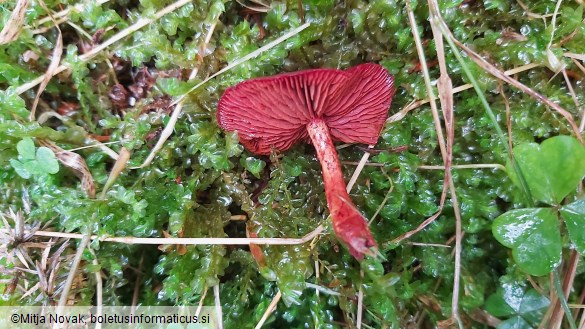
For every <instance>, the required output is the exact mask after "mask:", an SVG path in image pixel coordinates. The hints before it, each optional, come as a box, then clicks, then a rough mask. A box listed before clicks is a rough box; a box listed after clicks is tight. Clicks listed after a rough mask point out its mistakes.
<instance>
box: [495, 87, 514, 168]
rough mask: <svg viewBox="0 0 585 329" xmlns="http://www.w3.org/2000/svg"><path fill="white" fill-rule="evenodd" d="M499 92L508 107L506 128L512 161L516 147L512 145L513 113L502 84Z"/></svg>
mask: <svg viewBox="0 0 585 329" xmlns="http://www.w3.org/2000/svg"><path fill="white" fill-rule="evenodd" d="M498 90H499V92H500V95H502V100H503V101H504V106H505V107H506V128H507V129H508V148H509V149H510V160H511V159H512V156H513V153H512V151H513V150H514V145H512V112H511V111H510V102H508V97H506V93H505V92H504V86H503V84H502V83H499V84H498ZM504 170H505V168H504Z"/></svg>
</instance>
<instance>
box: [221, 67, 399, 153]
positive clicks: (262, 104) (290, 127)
mask: <svg viewBox="0 0 585 329" xmlns="http://www.w3.org/2000/svg"><path fill="white" fill-rule="evenodd" d="M393 94H394V78H393V76H392V75H390V74H389V73H388V71H387V70H386V69H385V68H383V67H382V66H380V65H378V64H372V63H368V64H361V65H358V66H355V67H352V68H350V69H347V70H345V71H343V70H336V69H312V70H304V71H297V72H292V73H284V74H279V75H275V76H272V77H262V78H256V79H251V80H247V81H244V82H241V83H239V84H237V85H236V86H234V87H230V88H228V89H227V90H226V91H225V93H224V94H223V96H222V97H221V99H220V100H219V104H218V111H217V121H218V123H219V125H220V126H221V127H222V128H223V129H225V130H227V131H237V133H238V135H239V137H240V143H242V144H243V145H244V147H246V148H247V149H248V150H250V151H251V152H252V153H255V154H270V152H271V151H272V149H275V150H279V151H285V150H287V149H289V148H290V147H291V146H293V145H294V144H295V143H297V142H298V141H301V140H303V141H306V140H308V134H307V128H306V126H307V124H308V123H309V122H311V121H312V120H315V119H321V120H323V121H325V123H326V124H327V126H328V127H329V130H330V133H331V136H332V138H333V140H336V141H341V142H345V143H364V144H375V143H376V141H377V140H378V135H379V134H380V130H381V129H382V127H383V126H384V121H385V120H386V117H387V112H388V108H389V107H390V103H391V101H392V96H393Z"/></svg>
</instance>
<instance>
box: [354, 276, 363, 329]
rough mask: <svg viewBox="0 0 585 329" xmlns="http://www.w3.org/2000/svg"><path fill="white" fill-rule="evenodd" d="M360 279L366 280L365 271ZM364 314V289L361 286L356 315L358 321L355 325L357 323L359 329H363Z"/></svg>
mask: <svg viewBox="0 0 585 329" xmlns="http://www.w3.org/2000/svg"><path fill="white" fill-rule="evenodd" d="M360 277H361V278H362V279H363V278H364V271H360ZM363 314H364V288H363V285H361V284H360V289H359V290H358V304H357V315H356V321H355V323H356V324H355V326H356V327H357V328H358V329H361V327H362V319H363Z"/></svg>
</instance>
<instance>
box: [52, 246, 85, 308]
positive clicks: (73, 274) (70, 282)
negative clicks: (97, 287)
mask: <svg viewBox="0 0 585 329" xmlns="http://www.w3.org/2000/svg"><path fill="white" fill-rule="evenodd" d="M90 239H91V237H90V235H89V234H85V235H84V236H83V238H82V239H81V241H80V242H79V245H78V246H77V251H76V252H75V258H73V262H72V263H71V268H70V270H69V275H67V281H65V286H64V287H63V291H62V292H61V297H60V298H59V303H58V304H57V312H56V313H57V314H63V308H64V307H65V305H66V304H67V301H68V299H69V292H70V291H71V287H72V286H73V280H74V279H75V277H76V276H77V269H78V268H79V263H80V262H81V256H82V255H83V251H84V250H85V248H86V247H87V245H88V244H89V241H90Z"/></svg>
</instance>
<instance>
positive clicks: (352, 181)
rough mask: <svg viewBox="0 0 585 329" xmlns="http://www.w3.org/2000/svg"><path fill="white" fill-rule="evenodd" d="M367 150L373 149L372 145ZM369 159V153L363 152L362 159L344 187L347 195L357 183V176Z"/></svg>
mask: <svg viewBox="0 0 585 329" xmlns="http://www.w3.org/2000/svg"><path fill="white" fill-rule="evenodd" d="M368 148H374V145H368ZM369 157H370V153H369V152H364V155H362V158H361V159H360V161H359V162H358V164H357V167H356V168H355V170H354V172H353V175H351V178H350V179H349V182H348V183H347V186H346V190H347V193H349V192H350V191H351V189H352V188H353V185H354V184H355V182H356V181H357V179H358V177H359V175H360V174H361V173H362V170H363V169H364V166H365V165H366V162H368V158H369Z"/></svg>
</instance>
